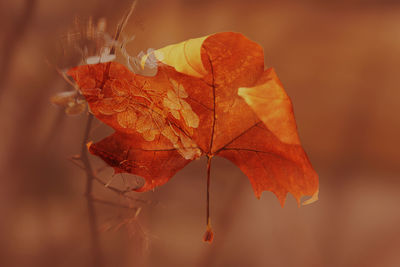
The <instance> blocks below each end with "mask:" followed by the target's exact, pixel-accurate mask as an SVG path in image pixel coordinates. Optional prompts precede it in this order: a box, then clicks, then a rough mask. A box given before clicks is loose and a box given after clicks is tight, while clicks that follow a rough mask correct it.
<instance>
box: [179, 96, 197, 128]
mask: <svg viewBox="0 0 400 267" xmlns="http://www.w3.org/2000/svg"><path fill="white" fill-rule="evenodd" d="M181 104H182V109H181V114H182V117H183V119H184V120H185V123H186V125H187V126H189V127H192V128H197V127H199V123H200V119H199V116H197V114H196V113H194V111H193V110H192V108H191V107H190V105H189V104H188V103H187V102H186V101H184V100H181Z"/></svg>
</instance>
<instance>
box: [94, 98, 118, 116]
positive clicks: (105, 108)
mask: <svg viewBox="0 0 400 267" xmlns="http://www.w3.org/2000/svg"><path fill="white" fill-rule="evenodd" d="M97 110H98V111H99V112H100V113H101V114H103V115H112V114H115V113H116V112H115V110H114V100H113V99H112V98H104V99H103V100H102V101H101V102H99V105H98V108H97Z"/></svg>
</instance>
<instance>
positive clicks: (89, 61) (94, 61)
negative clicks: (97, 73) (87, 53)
mask: <svg viewBox="0 0 400 267" xmlns="http://www.w3.org/2000/svg"><path fill="white" fill-rule="evenodd" d="M98 63H100V57H99V56H93V57H88V58H87V59H86V64H89V65H93V64H98Z"/></svg>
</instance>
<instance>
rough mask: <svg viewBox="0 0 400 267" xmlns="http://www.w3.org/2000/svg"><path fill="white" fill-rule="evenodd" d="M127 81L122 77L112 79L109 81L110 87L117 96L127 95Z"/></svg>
mask: <svg viewBox="0 0 400 267" xmlns="http://www.w3.org/2000/svg"><path fill="white" fill-rule="evenodd" d="M129 87H130V85H129V83H128V82H127V81H126V80H123V79H114V80H113V81H112V82H111V89H112V91H113V93H114V94H116V95H117V96H127V95H128V94H129Z"/></svg>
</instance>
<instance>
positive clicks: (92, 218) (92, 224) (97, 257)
mask: <svg viewBox="0 0 400 267" xmlns="http://www.w3.org/2000/svg"><path fill="white" fill-rule="evenodd" d="M92 122H93V115H92V114H89V116H88V120H87V123H86V127H85V132H84V135H83V140H82V145H81V160H82V163H83V165H84V168H85V171H86V187H85V196H86V203H87V209H88V216H89V228H90V243H91V244H90V245H91V262H92V266H93V267H95V266H96V267H98V266H102V260H101V258H102V257H101V248H100V242H99V234H98V232H97V217H96V209H95V207H94V202H93V198H92V191H93V181H94V179H95V176H94V173H93V168H92V165H91V164H90V161H89V157H88V151H87V148H86V143H87V142H88V141H89V133H90V129H91V127H92Z"/></svg>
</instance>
